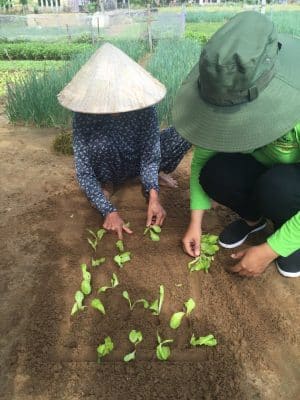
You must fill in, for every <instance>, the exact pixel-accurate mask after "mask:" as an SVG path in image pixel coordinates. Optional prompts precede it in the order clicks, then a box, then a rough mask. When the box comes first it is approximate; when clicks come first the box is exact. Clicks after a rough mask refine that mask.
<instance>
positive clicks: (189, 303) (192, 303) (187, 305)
mask: <svg viewBox="0 0 300 400" xmlns="http://www.w3.org/2000/svg"><path fill="white" fill-rule="evenodd" d="M184 305H185V308H186V315H189V314H190V313H191V312H192V311H193V310H194V308H195V307H196V303H195V301H194V300H193V299H192V298H190V299H189V300H188V301H186V302H185V303H184Z"/></svg>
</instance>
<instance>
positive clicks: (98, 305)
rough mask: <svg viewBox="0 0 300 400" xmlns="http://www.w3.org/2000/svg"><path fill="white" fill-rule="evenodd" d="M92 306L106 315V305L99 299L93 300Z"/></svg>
mask: <svg viewBox="0 0 300 400" xmlns="http://www.w3.org/2000/svg"><path fill="white" fill-rule="evenodd" d="M91 306H92V307H93V308H95V309H96V310H98V311H100V312H101V313H102V314H104V315H105V308H104V305H103V303H102V302H101V301H100V300H99V299H93V300H92V301H91Z"/></svg>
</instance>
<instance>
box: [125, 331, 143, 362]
mask: <svg viewBox="0 0 300 400" xmlns="http://www.w3.org/2000/svg"><path fill="white" fill-rule="evenodd" d="M129 340H130V342H131V343H132V344H134V350H133V351H132V352H131V353H129V354H126V356H124V361H125V362H129V361H131V360H135V354H136V346H137V345H138V344H139V343H141V341H142V340H143V335H142V332H141V331H136V330H135V329H133V330H132V331H130V333H129Z"/></svg>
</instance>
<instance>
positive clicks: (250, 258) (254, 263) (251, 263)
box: [229, 243, 278, 277]
mask: <svg viewBox="0 0 300 400" xmlns="http://www.w3.org/2000/svg"><path fill="white" fill-rule="evenodd" d="M231 257H232V258H233V259H236V260H240V261H239V262H238V263H237V264H236V265H235V266H234V267H232V268H230V269H229V271H230V272H235V273H238V274H239V275H241V276H249V277H250V276H258V275H260V274H261V273H263V272H264V271H265V270H266V268H267V267H268V265H269V264H270V263H271V262H272V261H274V260H275V258H277V257H278V254H277V253H276V252H275V251H274V250H273V249H272V248H271V247H270V246H269V245H268V243H263V244H261V245H259V246H253V247H249V248H248V249H245V250H242V251H240V252H238V253H236V254H232V255H231Z"/></svg>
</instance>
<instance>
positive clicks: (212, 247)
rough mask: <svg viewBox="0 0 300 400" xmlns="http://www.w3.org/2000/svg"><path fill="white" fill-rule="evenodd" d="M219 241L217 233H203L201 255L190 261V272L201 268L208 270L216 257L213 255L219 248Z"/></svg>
mask: <svg viewBox="0 0 300 400" xmlns="http://www.w3.org/2000/svg"><path fill="white" fill-rule="evenodd" d="M217 242H218V236H216V235H210V234H209V233H208V234H206V235H202V238H201V255H200V256H198V257H196V258H195V259H194V260H192V261H191V262H189V263H188V269H189V270H190V272H194V271H201V270H204V271H205V272H206V273H207V272H208V270H209V268H210V266H211V262H212V261H213V259H214V257H213V256H214V255H215V254H216V252H217V251H218V250H219V246H218V245H217Z"/></svg>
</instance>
